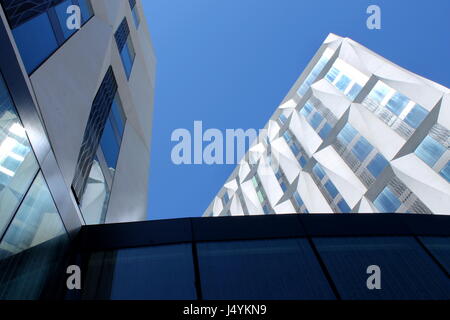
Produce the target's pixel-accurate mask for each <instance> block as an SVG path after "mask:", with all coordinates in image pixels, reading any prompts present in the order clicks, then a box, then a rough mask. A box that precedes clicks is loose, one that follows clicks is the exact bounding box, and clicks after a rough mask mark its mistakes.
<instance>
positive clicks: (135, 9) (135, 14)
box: [131, 7, 141, 28]
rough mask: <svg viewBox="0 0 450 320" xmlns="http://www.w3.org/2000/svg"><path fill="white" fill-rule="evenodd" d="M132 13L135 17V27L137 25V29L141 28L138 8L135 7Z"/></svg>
mask: <svg viewBox="0 0 450 320" xmlns="http://www.w3.org/2000/svg"><path fill="white" fill-rule="evenodd" d="M131 13H132V15H133V20H134V25H135V26H136V28H137V27H139V23H140V21H141V18H140V17H139V12H138V11H137V8H136V7H134V8H133V9H132V10H131Z"/></svg>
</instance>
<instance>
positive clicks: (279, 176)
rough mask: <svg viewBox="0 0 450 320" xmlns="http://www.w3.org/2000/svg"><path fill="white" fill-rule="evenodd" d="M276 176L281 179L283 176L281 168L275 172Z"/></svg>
mask: <svg viewBox="0 0 450 320" xmlns="http://www.w3.org/2000/svg"><path fill="white" fill-rule="evenodd" d="M275 176H276V177H277V179H280V178H281V177H282V174H281V171H280V169H278V171H277V172H275Z"/></svg>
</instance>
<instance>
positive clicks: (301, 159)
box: [299, 156, 307, 168]
mask: <svg viewBox="0 0 450 320" xmlns="http://www.w3.org/2000/svg"><path fill="white" fill-rule="evenodd" d="M299 161H300V165H301V166H302V168H303V167H304V166H305V165H306V162H307V161H306V159H305V157H303V156H301V157H300V160H299Z"/></svg>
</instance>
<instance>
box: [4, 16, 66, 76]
mask: <svg viewBox="0 0 450 320" xmlns="http://www.w3.org/2000/svg"><path fill="white" fill-rule="evenodd" d="M12 32H13V34H14V39H15V40H16V44H17V47H18V49H19V51H20V55H21V57H22V60H23V63H24V64H25V69H26V70H27V72H28V73H31V72H32V71H33V70H34V69H35V68H36V67H37V66H38V65H39V64H41V62H43V61H44V60H45V59H46V58H47V57H48V56H50V54H52V52H53V51H55V50H56V48H57V47H58V44H57V42H56V38H55V34H54V33H53V29H52V26H51V24H50V20H49V18H48V15H47V13H46V12H45V13H42V14H40V15H38V16H36V17H34V18H33V19H31V20H28V21H27V22H25V23H24V24H22V25H20V26H18V27H17V28H15V29H14V30H13V31H12Z"/></svg>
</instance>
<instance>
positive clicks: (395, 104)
mask: <svg viewBox="0 0 450 320" xmlns="http://www.w3.org/2000/svg"><path fill="white" fill-rule="evenodd" d="M408 103H409V99H408V98H407V97H405V96H404V95H402V94H401V93H398V92H396V93H395V94H394V95H393V96H392V98H391V99H390V100H389V101H388V103H387V104H386V108H388V109H389V110H391V111H392V112H393V113H395V114H396V115H397V116H399V115H400V113H402V111H403V109H405V107H406V105H407V104H408Z"/></svg>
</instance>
